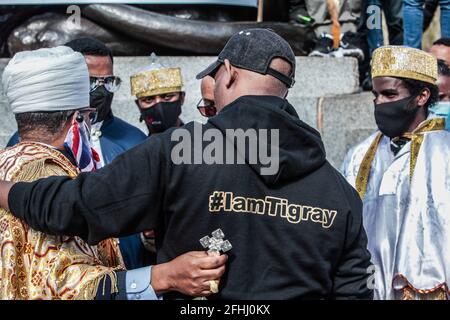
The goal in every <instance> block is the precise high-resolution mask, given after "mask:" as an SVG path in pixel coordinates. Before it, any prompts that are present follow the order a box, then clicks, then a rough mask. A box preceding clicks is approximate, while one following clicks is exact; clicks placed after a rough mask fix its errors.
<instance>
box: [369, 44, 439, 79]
mask: <svg viewBox="0 0 450 320" xmlns="http://www.w3.org/2000/svg"><path fill="white" fill-rule="evenodd" d="M371 65H372V78H376V77H396V78H407V79H413V80H419V81H423V82H428V83H431V84H434V85H436V81H437V78H438V66H437V59H436V58H435V57H433V56H432V55H431V54H429V53H426V52H425V51H422V50H419V49H414V48H408V47H402V46H384V47H380V48H378V49H376V50H375V51H374V52H373V57H372V62H371Z"/></svg>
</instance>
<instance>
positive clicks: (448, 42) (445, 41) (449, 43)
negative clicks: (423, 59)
mask: <svg viewBox="0 0 450 320" xmlns="http://www.w3.org/2000/svg"><path fill="white" fill-rule="evenodd" d="M433 46H446V47H450V38H440V39H437V40H436V41H435V42H433Z"/></svg>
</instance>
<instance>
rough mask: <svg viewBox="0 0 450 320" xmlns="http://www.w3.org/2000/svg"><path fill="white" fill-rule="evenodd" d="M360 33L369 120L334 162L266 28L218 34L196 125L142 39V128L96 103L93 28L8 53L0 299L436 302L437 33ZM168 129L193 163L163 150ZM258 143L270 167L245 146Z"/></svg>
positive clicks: (439, 238) (441, 227)
mask: <svg viewBox="0 0 450 320" xmlns="http://www.w3.org/2000/svg"><path fill="white" fill-rule="evenodd" d="M297 2H301V1H297ZM405 2H408V3H410V2H412V1H405ZM308 3H309V1H306V4H307V8H309V5H308ZM342 3H343V4H344V3H347V1H342ZM445 5H446V4H445V1H441V6H445ZM394 8H395V6H392V5H390V6H389V10H391V9H394ZM443 11H445V10H442V12H443ZM443 15H444V13H443ZM302 16H303V17H304V18H305V17H306V16H305V14H303V15H302ZM351 16H352V15H349V21H348V23H349V24H353V25H354V24H355V22H354V21H353V20H352V19H350V17H351ZM394 16H395V17H398V14H393V15H392V19H393V20H392V21H394V20H395V18H394ZM314 20H315V21H317V17H315V18H314ZM396 21H397V20H396ZM392 28H393V30H395V31H396V32H401V30H402V29H401V28H399V29H397V27H396V26H394V24H393V25H392ZM355 30H356V29H355ZM405 32H406V29H405ZM392 36H393V38H398V37H399V34H398V33H397V34H395V35H392ZM408 37H409V35H408ZM400 38H401V37H400ZM342 39H344V37H342ZM374 43H377V45H376V46H375V47H376V48H375V47H374V48H373V49H374V50H373V52H372V53H371V72H370V77H371V80H372V83H373V93H374V104H375V109H374V110H375V112H374V117H375V120H376V123H377V126H378V129H379V130H378V131H377V132H375V133H374V134H373V135H371V136H370V137H368V138H367V139H366V140H364V141H363V142H361V143H360V144H358V145H356V146H354V147H353V148H352V149H351V150H350V151H349V153H348V154H347V156H346V159H345V161H344V164H343V166H342V168H341V170H340V171H339V170H337V169H335V168H333V166H332V165H331V164H330V163H328V161H327V160H326V151H325V148H324V145H323V143H322V140H321V137H320V134H319V133H318V132H317V131H316V130H315V129H313V128H311V127H310V126H308V125H306V124H305V123H304V122H303V121H301V119H300V118H299V116H298V115H297V113H296V111H295V108H294V107H293V106H292V105H291V104H290V103H289V101H288V92H289V90H292V89H291V88H292V87H293V86H294V83H295V79H294V78H295V67H296V59H295V55H294V53H293V51H292V49H291V47H290V46H289V44H288V43H287V42H286V41H285V40H284V39H283V38H281V37H280V36H279V35H277V34H276V33H274V32H273V31H271V30H267V29H248V30H243V31H241V32H239V33H237V34H235V35H234V36H232V37H231V38H230V39H229V41H228V42H227V44H226V45H225V47H224V48H223V50H222V51H221V53H220V54H219V55H218V57H217V60H216V61H215V62H214V63H213V64H211V65H210V66H208V67H207V68H206V69H205V70H204V71H202V72H201V73H200V74H199V75H198V76H197V78H198V79H199V80H200V79H201V82H199V88H200V89H201V94H202V99H201V101H200V102H199V103H198V105H197V108H198V110H199V112H200V113H201V114H202V115H203V116H205V117H208V121H207V122H206V123H205V124H203V125H200V124H198V123H194V122H191V123H187V124H184V123H183V122H182V121H181V120H180V114H181V110H182V106H183V102H184V98H185V94H186V93H185V92H184V91H183V79H182V76H181V70H180V68H177V67H167V66H163V65H161V64H160V63H159V62H158V59H157V58H156V56H155V55H152V60H151V62H150V64H149V65H148V66H147V67H145V68H143V69H142V70H139V71H138V72H137V73H136V74H134V75H133V76H132V77H131V78H130V79H129V80H130V82H131V93H130V97H131V98H132V99H134V100H135V102H136V106H137V111H138V112H139V113H140V120H141V121H143V122H145V124H146V126H147V128H148V133H147V134H144V133H143V132H142V131H140V130H139V129H137V128H135V127H133V126H132V125H130V124H128V123H126V122H125V121H123V120H121V119H119V118H118V117H116V116H115V115H114V114H113V112H112V110H111V103H112V100H113V96H114V92H117V89H118V88H119V86H120V84H121V82H122V79H120V78H119V77H118V76H116V75H115V74H114V58H113V56H112V54H111V51H110V50H109V49H108V48H107V47H106V46H105V45H104V44H103V43H101V42H99V41H98V40H95V39H92V38H80V39H77V40H73V41H71V42H69V43H67V44H66V45H64V46H59V47H55V48H45V49H39V50H34V51H24V52H19V53H17V54H16V55H15V56H14V57H13V58H12V59H11V60H10V61H9V63H8V65H7V67H6V68H5V70H4V73H3V77H2V83H3V89H4V93H5V95H6V97H7V99H8V102H9V104H10V107H11V110H12V112H13V113H14V115H15V118H16V121H17V127H18V132H17V133H16V134H15V135H14V136H13V137H12V138H11V140H10V142H9V144H8V147H7V148H6V149H4V150H2V151H0V246H1V248H2V250H1V252H0V299H113V300H116V299H124V300H138V299H151V300H157V299H163V298H164V299H178V298H192V297H197V298H198V297H205V296H208V297H209V298H212V299H214V298H222V299H298V298H308V299H311V298H314V299H373V298H375V299H448V297H449V294H450V292H449V289H448V280H449V278H450V274H449V270H448V265H449V263H450V261H449V257H450V229H449V226H450V218H449V217H448V212H450V200H449V199H450V187H449V183H448V180H447V178H448V173H449V172H450V161H449V159H450V133H449V132H448V129H449V121H450V120H449V119H450V116H449V114H450V69H449V64H450V39H449V38H442V39H440V40H437V41H436V42H435V43H434V45H433V47H432V48H431V50H430V52H429V53H427V52H425V51H422V50H420V49H417V48H411V47H407V46H382V45H381V43H378V42H377V41H374ZM300 72H301V71H300ZM124 80H125V79H124ZM127 80H128V79H127ZM296 90H301V88H296ZM198 132H200V134H204V135H207V136H208V137H209V138H208V139H206V140H203V142H202V140H201V138H200V145H198V144H197V140H198V136H197V134H198ZM229 132H234V133H236V135H235V136H234V138H235V139H232V140H229V135H228V134H229ZM251 132H258V133H262V132H264V133H267V132H268V133H269V138H266V137H265V136H263V135H261V134H258V135H255V137H256V138H255V139H256V140H255V141H256V147H255V146H252V145H251V141H252V138H251ZM239 133H243V134H244V138H243V140H239ZM174 137H187V138H185V140H183V141H182V145H183V146H184V147H187V149H186V148H184V149H183V150H185V151H186V150H189V152H188V153H189V154H188V155H186V154H183V155H182V158H183V159H186V157H187V159H188V160H190V159H191V158H192V159H193V161H192V162H189V161H187V162H181V163H180V162H176V161H174V150H176V149H177V148H178V147H179V145H178V144H177V142H179V141H180V140H178V141H177V140H176V139H174ZM223 137H225V140H224V141H225V143H224V145H219V147H215V148H214V152H213V153H212V154H214V157H213V156H211V158H213V159H209V162H208V163H205V162H201V161H200V162H198V161H197V160H196V157H197V155H198V154H200V157H201V156H202V155H204V154H206V153H207V151H208V149H211V145H212V143H211V145H210V144H208V141H209V142H212V141H213V140H220V138H223ZM229 144H231V147H232V148H231V149H233V150H234V151H236V152H233V154H232V156H231V160H237V161H236V162H237V163H235V162H233V161H228V160H230V158H229V154H228V151H229V148H227V145H229ZM216 146H217V145H216ZM269 147H270V150H272V152H271V156H272V157H273V156H275V155H276V156H277V158H276V160H277V170H276V172H269V173H268V172H267V170H266V171H265V169H267V167H266V165H267V161H265V160H267V159H264V158H258V157H256V160H255V159H254V158H253V154H252V151H254V150H259V151H260V153H259V155H260V154H261V148H266V150H268V148H269ZM189 148H190V149H189ZM219 155H222V156H223V157H226V161H225V159H224V158H220V156H219ZM211 160H212V161H211ZM239 160H241V161H239ZM211 233H212V238H209V235H210V234H211ZM205 236H207V237H205ZM200 239H202V241H199V240H200ZM205 241H206V242H205ZM204 247H206V250H207V251H205V248H204ZM221 251H226V253H222V254H221Z"/></svg>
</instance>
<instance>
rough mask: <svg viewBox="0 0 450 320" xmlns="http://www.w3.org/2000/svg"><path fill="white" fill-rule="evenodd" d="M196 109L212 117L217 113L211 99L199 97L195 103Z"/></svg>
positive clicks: (203, 114)
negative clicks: (206, 99)
mask: <svg viewBox="0 0 450 320" xmlns="http://www.w3.org/2000/svg"><path fill="white" fill-rule="evenodd" d="M197 109H198V111H199V112H200V114H201V115H202V116H204V117H208V118H210V117H214V116H215V115H216V114H217V109H216V107H215V105H214V102H211V101H205V100H203V99H200V101H199V102H198V103H197Z"/></svg>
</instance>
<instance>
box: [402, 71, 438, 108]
mask: <svg viewBox="0 0 450 320" xmlns="http://www.w3.org/2000/svg"><path fill="white" fill-rule="evenodd" d="M401 79H402V80H403V84H404V85H405V88H406V89H408V91H409V94H410V95H416V94H417V95H418V94H419V93H420V92H422V90H423V89H425V88H428V90H430V97H429V98H428V101H427V103H426V104H425V107H426V108H427V110H428V108H429V107H431V106H432V105H434V104H435V103H437V102H438V101H439V88H438V86H437V85H435V84H431V83H428V82H424V81H420V80H413V79H406V78H401Z"/></svg>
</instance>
